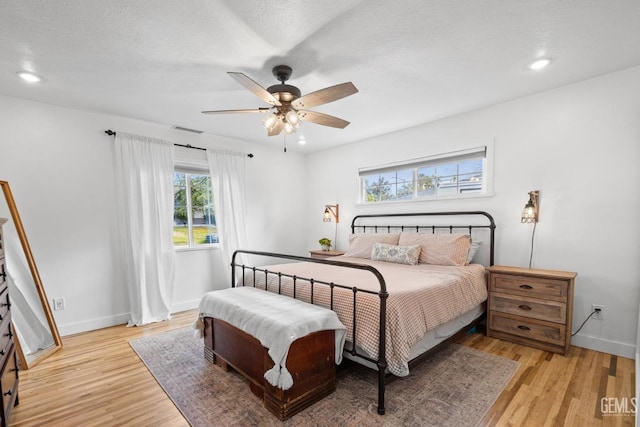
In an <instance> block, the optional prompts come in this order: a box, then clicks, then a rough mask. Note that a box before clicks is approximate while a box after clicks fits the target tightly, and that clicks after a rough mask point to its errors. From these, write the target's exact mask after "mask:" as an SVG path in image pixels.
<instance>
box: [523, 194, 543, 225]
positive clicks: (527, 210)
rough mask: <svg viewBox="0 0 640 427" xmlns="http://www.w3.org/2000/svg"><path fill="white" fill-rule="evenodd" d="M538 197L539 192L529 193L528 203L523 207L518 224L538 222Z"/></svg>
mask: <svg viewBox="0 0 640 427" xmlns="http://www.w3.org/2000/svg"><path fill="white" fill-rule="evenodd" d="M539 197H540V192H539V191H537V190H536V191H529V201H528V202H527V204H526V205H524V209H523V210H522V218H521V220H520V222H522V223H528V222H538V206H539V205H538V199H539Z"/></svg>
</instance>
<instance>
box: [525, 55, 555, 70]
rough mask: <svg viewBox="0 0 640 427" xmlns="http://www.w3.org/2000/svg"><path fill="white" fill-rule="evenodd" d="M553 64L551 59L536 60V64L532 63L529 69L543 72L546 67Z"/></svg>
mask: <svg viewBox="0 0 640 427" xmlns="http://www.w3.org/2000/svg"><path fill="white" fill-rule="evenodd" d="M550 63H551V60H550V59H549V58H540V59H537V60H535V61H534V62H532V63H531V65H529V69H530V70H541V69H543V68H544V67H546V66H547V65H549V64H550Z"/></svg>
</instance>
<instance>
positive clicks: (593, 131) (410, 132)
mask: <svg viewBox="0 0 640 427" xmlns="http://www.w3.org/2000/svg"><path fill="white" fill-rule="evenodd" d="M639 123H640V67H636V68H631V69H628V70H625V71H622V72H619V73H615V74H610V75H606V76H602V77H599V78H596V79H592V80H588V81H584V82H581V83H578V84H573V85H570V86H565V87H562V88H559V89H556V90H552V91H548V92H544V93H540V94H537V95H533V96H528V97H525V98H521V99H517V100H514V101H511V102H507V103H503V104H500V105H496V106H492V107H489V108H485V109H481V110H477V111H473V112H469V113H466V114H462V115H459V116H455V117H450V118H447V119H444V120H440V121H437V122H433V123H428V124H425V125H422V126H418V127H414V128H411V129H405V130H403V131H400V132H395V133H392V134H388V135H383V136H379V137H376V138H371V139H368V140H365V141H361V142H359V143H355V144H351V145H348V146H344V147H341V148H336V149H332V150H327V151H323V152H320V153H316V154H313V155H310V156H309V159H308V167H309V194H310V197H309V211H310V212H313V213H314V215H312V216H310V217H309V230H310V233H309V236H308V239H307V244H308V245H309V247H317V246H318V244H317V239H318V238H320V237H323V236H325V235H326V236H332V235H333V229H332V228H331V227H333V225H332V224H326V223H323V222H321V221H320V220H319V218H320V215H321V212H322V207H323V206H324V204H328V203H332V204H333V203H336V202H337V203H339V204H340V213H341V217H342V218H341V219H342V221H341V223H340V226H339V237H338V247H339V248H341V249H344V248H345V247H346V245H347V236H348V233H349V232H350V230H349V224H350V221H351V218H352V217H353V216H354V215H357V214H362V213H376V212H390V211H400V212H414V211H415V212H419V211H444V210H464V209H481V210H486V211H488V212H489V213H491V214H492V215H493V216H494V217H495V219H496V224H497V226H498V228H497V230H496V236H497V249H496V263H497V264H506V265H515V266H522V267H526V266H528V262H529V248H530V239H531V231H532V226H531V225H528V224H521V223H520V214H521V212H522V208H523V207H524V204H525V203H526V202H527V200H528V194H527V193H528V192H529V191H531V190H540V211H541V212H540V223H539V224H538V227H537V230H536V238H535V241H536V242H535V251H534V257H533V267H534V268H535V267H538V268H545V269H556V270H567V271H575V272H577V273H578V277H577V282H576V290H575V298H574V315H573V325H574V326H573V329H574V331H575V330H576V329H577V328H578V326H579V325H580V324H581V323H582V321H583V320H584V319H585V318H586V317H587V316H588V315H589V313H590V312H591V304H601V305H604V306H605V320H604V321H596V320H590V321H589V322H588V323H587V324H586V325H585V327H584V328H583V329H582V331H581V332H580V333H579V334H578V335H576V336H575V337H574V338H573V340H572V342H573V344H574V345H578V346H583V347H588V348H592V349H596V350H601V351H606V352H610V353H613V354H618V355H623V356H626V357H630V358H632V357H634V348H635V342H636V329H637V325H638V300H639V298H640V289H639V287H638V284H639V283H640V262H639V261H640V245H638V241H639V238H640V225H639V224H640V221H638V218H637V216H638V215H637V212H638V211H639V210H640V195H639V192H638V183H640V176H639V175H640V174H639V172H638V171H639V169H640V168H639V167H638V162H639V161H640V124H639ZM357 125H358V124H357V123H354V124H352V126H357ZM494 140H495V144H494V149H495V157H494V195H493V196H492V197H484V198H475V199H466V200H448V201H444V200H443V201H430V202H401V203H390V204H385V205H378V206H365V205H358V204H357V202H358V177H357V169H358V168H359V167H363V166H371V165H378V164H384V163H389V162H394V161H402V160H407V159H411V158H417V157H422V156H427V155H430V154H435V153H439V152H447V151H452V150H455V149H458V148H462V147H470V146H478V145H481V144H484V143H489V142H491V141H494ZM327 168H330V170H331V173H327V172H326V171H327ZM316 212H317V213H318V214H317V215H315V213H316Z"/></svg>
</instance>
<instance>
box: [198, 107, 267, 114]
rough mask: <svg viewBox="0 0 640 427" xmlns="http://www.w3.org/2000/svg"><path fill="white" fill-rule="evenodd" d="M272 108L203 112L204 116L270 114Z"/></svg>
mask: <svg viewBox="0 0 640 427" xmlns="http://www.w3.org/2000/svg"><path fill="white" fill-rule="evenodd" d="M269 110H270V108H268V107H261V108H252V109H246V110H214V111H203V112H202V114H229V113H268V112H269Z"/></svg>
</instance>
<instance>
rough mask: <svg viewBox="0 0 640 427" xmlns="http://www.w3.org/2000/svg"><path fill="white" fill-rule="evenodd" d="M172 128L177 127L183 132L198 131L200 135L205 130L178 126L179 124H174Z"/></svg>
mask: <svg viewBox="0 0 640 427" xmlns="http://www.w3.org/2000/svg"><path fill="white" fill-rule="evenodd" d="M171 129H175V130H181V131H183V132H191V133H197V134H198V135H199V134H201V133H202V132H203V131H201V130H197V129H189V128H185V127H182V126H178V125H173V126H171Z"/></svg>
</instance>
